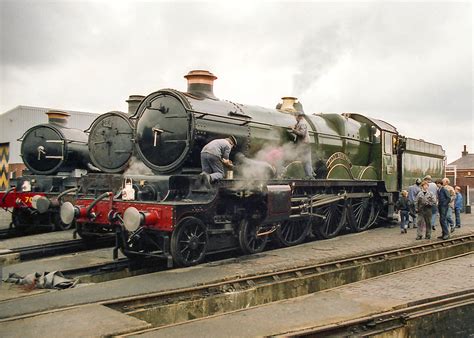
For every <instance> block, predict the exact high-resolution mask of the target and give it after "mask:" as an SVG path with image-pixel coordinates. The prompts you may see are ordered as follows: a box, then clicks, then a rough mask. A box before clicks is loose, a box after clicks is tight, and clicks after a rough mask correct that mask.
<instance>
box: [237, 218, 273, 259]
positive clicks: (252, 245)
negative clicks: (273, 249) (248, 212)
mask: <svg viewBox="0 0 474 338" xmlns="http://www.w3.org/2000/svg"><path fill="white" fill-rule="evenodd" d="M258 230H259V227H258V225H257V224H256V222H250V221H249V220H247V219H245V218H244V219H243V220H242V221H241V222H240V226H239V245H240V249H241V250H242V252H243V253H245V254H254V253H257V252H261V251H263V249H264V248H265V245H266V244H267V241H268V235H262V236H259V235H258Z"/></svg>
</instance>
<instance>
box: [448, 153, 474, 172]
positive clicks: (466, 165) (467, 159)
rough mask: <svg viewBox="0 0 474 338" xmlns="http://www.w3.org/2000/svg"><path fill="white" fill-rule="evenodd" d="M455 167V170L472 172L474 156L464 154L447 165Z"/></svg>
mask: <svg viewBox="0 0 474 338" xmlns="http://www.w3.org/2000/svg"><path fill="white" fill-rule="evenodd" d="M449 165H455V166H456V169H458V170H459V169H473V170H474V154H465V155H463V156H462V157H460V158H458V159H457V160H456V161H454V162H451V163H449Z"/></svg>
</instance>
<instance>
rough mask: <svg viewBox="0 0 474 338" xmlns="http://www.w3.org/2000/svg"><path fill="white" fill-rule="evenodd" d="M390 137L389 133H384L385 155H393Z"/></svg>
mask: <svg viewBox="0 0 474 338" xmlns="http://www.w3.org/2000/svg"><path fill="white" fill-rule="evenodd" d="M392 142H393V141H392V135H391V134H389V133H384V152H385V154H389V155H392V154H393V143H392Z"/></svg>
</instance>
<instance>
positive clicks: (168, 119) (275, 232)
mask: <svg viewBox="0 0 474 338" xmlns="http://www.w3.org/2000/svg"><path fill="white" fill-rule="evenodd" d="M185 78H186V79H187V80H188V89H187V91H186V92H180V91H177V90H174V89H162V90H159V91H157V92H154V93H152V94H150V95H148V96H146V97H145V98H143V100H141V102H140V104H139V105H138V107H137V108H136V110H135V111H134V113H133V115H125V114H123V113H120V112H111V113H107V114H104V115H102V116H100V117H99V118H98V119H97V120H96V121H94V122H93V124H92V125H91V127H90V128H89V130H88V154H89V155H90V162H88V161H86V162H88V163H87V164H86V167H87V170H88V173H87V174H86V175H83V176H81V177H80V178H78V179H76V180H73V181H74V184H73V186H70V185H68V184H63V185H62V186H61V187H60V188H57V191H58V192H57V193H56V195H55V196H51V195H49V196H48V195H47V194H45V193H44V192H43V193H42V194H40V195H41V196H38V197H36V196H35V197H34V198H35V200H36V202H35V204H36V208H38V206H39V205H41V210H42V211H43V212H45V213H52V214H54V215H57V214H58V213H59V215H60V220H61V223H62V224H65V225H69V224H75V226H76V231H77V232H78V233H79V235H80V236H81V237H83V238H85V239H90V238H92V237H94V236H96V235H97V234H100V233H104V232H115V233H116V236H117V248H116V251H115V252H116V253H117V251H118V249H120V250H121V251H122V252H123V253H124V254H125V255H127V256H129V257H133V258H140V257H143V256H155V257H160V258H165V259H167V260H168V263H169V265H172V264H175V265H179V266H188V265H194V264H198V263H200V262H202V260H203V259H204V258H205V256H206V254H207V253H209V252H218V251H223V250H230V249H234V248H240V249H241V250H242V251H243V252H245V253H256V252H260V251H262V250H263V249H264V248H265V246H266V244H267V243H268V241H269V240H272V241H274V242H277V243H279V245H282V246H291V245H296V244H299V243H301V242H303V241H304V240H305V239H307V238H308V237H312V236H316V237H318V238H331V237H334V236H337V235H338V233H339V232H340V231H341V230H342V229H344V228H350V229H352V230H353V231H363V230H366V229H368V228H369V227H371V226H372V225H373V224H375V223H376V222H377V220H380V219H385V220H391V219H392V218H393V212H394V210H393V205H394V203H393V202H394V200H395V199H396V198H398V192H399V191H400V190H401V188H402V187H407V186H408V185H410V184H412V183H413V182H414V181H415V179H416V178H418V177H422V176H424V175H426V174H430V175H431V176H433V177H443V176H444V167H445V153H444V150H443V149H442V147H441V146H439V145H435V144H432V143H428V142H424V141H422V140H416V139H412V138H408V137H404V136H402V135H400V134H399V133H398V132H397V130H396V128H395V127H394V126H392V125H390V124H388V123H386V122H384V121H381V120H377V119H373V118H369V117H366V116H364V115H361V114H355V113H344V114H322V113H319V114H306V115H305V117H304V118H305V120H306V123H307V124H308V128H309V134H310V139H311V152H312V158H313V159H314V161H313V166H314V168H315V172H316V177H310V178H307V177H304V171H303V168H302V165H301V162H299V161H298V156H297V151H298V148H297V147H296V146H295V145H294V144H293V141H292V138H291V134H290V133H289V132H288V130H289V126H291V125H294V124H295V119H294V113H296V112H297V111H302V110H303V107H302V105H301V104H300V103H299V102H298V101H297V100H296V99H295V98H290V97H285V98H283V102H282V103H280V104H278V105H277V107H276V108H275V109H269V108H263V107H258V106H249V105H243V104H238V103H234V102H231V101H225V100H220V99H218V98H216V97H215V95H214V93H213V82H214V80H215V79H216V77H215V76H214V75H213V74H212V73H210V72H207V71H191V72H189V73H188V74H187V75H186V76H185ZM27 133H28V132H27ZM229 135H233V136H234V137H235V138H236V139H237V144H238V146H237V147H236V149H234V150H233V152H232V153H231V159H232V160H233V161H234V162H235V166H234V172H233V175H232V176H233V177H231V175H228V178H226V179H223V180H221V181H220V182H218V183H216V184H213V185H212V186H211V187H208V186H206V185H205V184H204V182H202V181H201V179H200V176H199V175H198V174H199V173H200V172H201V167H200V151H201V149H202V147H203V146H204V145H205V144H207V143H208V142H209V141H211V140H213V139H216V138H223V137H227V136H229ZM25 139H26V137H24V140H25ZM23 142H25V141H23ZM64 144H69V142H68V141H65V142H64V143H63V145H64ZM41 145H43V144H40V143H34V144H32V145H31V146H30V145H25V151H26V149H30V148H31V149H30V150H31V152H33V153H34V155H35V156H36V157H34V158H33V159H29V161H30V162H29V163H30V166H31V163H33V162H35V161H36V159H37V158H40V156H39V151H38V149H39V148H38V147H39V146H41ZM43 146H44V145H43ZM35 147H36V148H35ZM45 151H46V153H49V150H47V149H45ZM62 151H63V152H62V154H65V150H64V148H63V150H62ZM269 154H278V156H276V158H275V156H273V158H271V157H268V155H269ZM53 156H54V155H53ZM26 157H27V156H25V157H24V158H26ZM30 157H31V156H30ZM30 157H28V158H30ZM69 158H71V159H72V158H73V157H72V156H71V157H69V156H68V157H67V159H69ZM82 158H83V159H87V157H82ZM50 159H51V160H53V159H54V158H50ZM44 160H46V158H45V159H44ZM63 161H64V163H62V165H63V166H64V167H67V164H69V163H66V162H67V161H66V157H64V158H63ZM39 162H41V160H40V161H39ZM39 162H38V163H36V162H35V163H36V164H38V166H39V165H40V163H39ZM269 162H270V163H271V164H272V165H273V166H274V169H275V170H274V171H268V170H259V168H260V167H263V168H268V163H269ZM25 163H26V161H25ZM73 163H74V161H73ZM41 166H42V167H41V168H42V169H41V170H44V171H46V170H47V172H41V170H37V169H38V168H37V167H36V165H35V166H34V167H32V168H30V167H29V168H30V169H36V172H35V171H33V170H32V171H33V172H34V173H35V175H33V176H32V177H34V178H32V177H28V176H26V178H25V180H26V181H28V180H29V181H32V180H33V179H34V180H35V181H36V182H39V181H40V177H41V179H43V178H45V179H50V178H49V176H47V175H51V174H52V171H51V170H53V169H51V168H56V166H57V164H56V166H53V164H49V165H48V166H46V164H44V163H41ZM94 170H95V171H97V173H93V172H92V171H94ZM38 171H39V172H38ZM53 178H54V176H53ZM25 180H24V181H25ZM62 182H68V180H67V179H66V180H64V179H63V181H62ZM18 190H21V189H18ZM18 193H19V192H18ZM59 195H61V196H59ZM58 196H59V197H60V198H59V197H58ZM0 197H1V195H0ZM38 202H40V203H38ZM32 208H33V209H34V208H35V206H32ZM38 209H39V208H38Z"/></svg>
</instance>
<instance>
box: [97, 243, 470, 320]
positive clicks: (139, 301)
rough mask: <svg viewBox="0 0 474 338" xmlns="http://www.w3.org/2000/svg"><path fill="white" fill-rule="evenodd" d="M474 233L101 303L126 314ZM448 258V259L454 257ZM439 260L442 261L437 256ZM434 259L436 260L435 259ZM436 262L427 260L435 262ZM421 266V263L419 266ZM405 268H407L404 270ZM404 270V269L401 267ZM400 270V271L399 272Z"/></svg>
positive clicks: (419, 250)
mask: <svg viewBox="0 0 474 338" xmlns="http://www.w3.org/2000/svg"><path fill="white" fill-rule="evenodd" d="M473 241H474V235H467V236H462V237H458V238H453V239H451V240H447V241H436V242H432V243H425V244H420V245H416V246H411V247H405V248H399V249H391V250H386V251H382V252H377V253H373V254H366V255H362V256H358V257H351V258H345V259H340V260H336V261H330V262H324V263H318V264H312V265H309V266H302V267H297V268H291V269H284V270H281V271H274V272H269V273H264V274H260V275H254V276H248V277H242V278H240V277H237V278H234V279H229V280H224V281H220V282H213V283H209V284H204V285H199V286H195V287H189V288H184V289H177V290H169V291H161V292H156V293H150V294H146V295H139V296H132V297H128V298H122V299H120V300H110V301H104V302H101V303H100V304H102V305H105V306H109V307H111V308H114V309H124V308H126V309H127V310H126V311H124V312H125V313H130V312H133V311H134V310H136V308H140V309H142V308H146V307H148V306H155V305H157V304H169V303H170V302H171V301H172V299H173V298H175V299H176V300H178V299H179V301H183V300H184V299H191V298H193V299H195V298H196V297H199V296H201V297H205V296H206V295H209V294H216V293H225V292H230V291H239V290H244V289H246V288H249V287H258V286H261V285H262V286H263V285H268V284H273V283H276V282H283V281H285V280H292V279H295V278H304V277H309V276H312V275H317V274H324V273H329V272H332V271H339V270H343V269H346V268H352V267H356V266H360V265H363V264H370V263H374V262H380V261H387V260H389V259H393V258H401V257H402V256H409V255H413V254H418V253H426V252H428V251H429V250H438V249H440V248H446V247H448V246H456V245H459V244H466V243H472V242H473ZM462 255H465V254H462ZM451 258H452V257H449V258H447V259H451ZM436 261H440V259H437V260H436ZM436 261H435V262H436ZM432 263H433V262H430V263H427V264H432ZM417 267H418V266H417ZM404 270H406V269H404ZM399 271H402V270H399ZM399 271H397V272H399Z"/></svg>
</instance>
